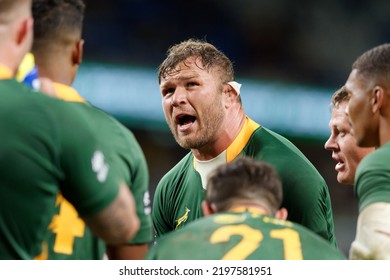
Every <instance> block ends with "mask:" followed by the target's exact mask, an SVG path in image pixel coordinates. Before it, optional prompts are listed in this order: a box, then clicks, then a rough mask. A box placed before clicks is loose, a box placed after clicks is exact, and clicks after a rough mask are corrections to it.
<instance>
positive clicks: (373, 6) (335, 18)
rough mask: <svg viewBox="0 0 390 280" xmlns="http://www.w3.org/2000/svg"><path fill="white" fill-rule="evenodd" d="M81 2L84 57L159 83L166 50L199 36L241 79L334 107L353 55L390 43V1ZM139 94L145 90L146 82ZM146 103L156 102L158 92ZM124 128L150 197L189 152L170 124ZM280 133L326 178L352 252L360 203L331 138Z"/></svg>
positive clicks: (341, 239)
mask: <svg viewBox="0 0 390 280" xmlns="http://www.w3.org/2000/svg"><path fill="white" fill-rule="evenodd" d="M85 2H86V5H87V9H86V17H85V23H84V38H85V40H86V44H85V54H84V57H85V61H87V62H88V61H90V62H99V63H112V64H116V65H121V66H125V67H127V66H129V67H144V68H147V69H150V70H151V71H152V72H151V73H152V75H153V79H155V80H156V86H158V85H157V76H156V69H157V68H158V66H159V64H160V63H161V62H162V60H163V59H164V56H165V53H166V51H167V49H168V47H169V46H171V45H173V44H176V43H178V42H180V41H183V40H185V39H188V38H192V37H194V38H202V39H206V40H207V41H209V42H210V43H213V44H214V45H216V46H217V47H218V48H220V49H221V50H223V51H224V52H225V53H226V54H227V55H228V56H229V57H230V58H231V59H232V61H233V62H234V65H235V69H236V75H238V76H241V77H245V78H249V79H255V80H256V79H259V80H263V81H264V80H266V81H272V82H277V83H285V84H299V85H302V86H311V87H318V88H322V89H326V92H327V94H328V96H329V102H330V97H331V95H332V93H333V91H334V90H336V89H337V88H338V87H339V86H341V85H343V83H344V82H345V80H346V79H347V77H348V74H349V71H350V66H351V64H352V62H353V61H354V60H355V58H356V57H357V56H358V55H360V54H361V53H362V52H364V51H365V50H367V49H369V48H371V47H373V46H375V45H378V44H382V43H385V42H389V41H390V16H389V15H390V1H388V0H371V1H363V0H327V1H320V0H311V1H309V0H301V1H291V0H272V1H270V0H268V1H265V0H240V1H238V0H224V1H218V0H198V1H179V0H166V1H158V0H111V1H101V0H85ZM138 91H141V92H140V94H142V85H138ZM81 94H83V92H81ZM110 94H112V93H110V92H107V95H108V96H110ZM150 98H155V99H159V98H160V96H159V92H158V87H157V91H156V92H155V95H154V96H153V97H152V96H151V97H150ZM243 98H244V99H245V96H243ZM111 102H115V100H112V101H111ZM274 105H277V104H274ZM291 106H295V105H294V104H293V103H292V104H291ZM159 110H162V109H161V107H160V108H159ZM260 123H261V120H260ZM126 125H127V126H128V127H129V128H130V129H131V130H132V131H133V132H134V133H135V135H136V137H137V139H138V140H139V142H140V144H141V146H142V147H143V149H144V152H145V155H146V157H147V160H148V164H149V168H150V173H151V186H150V187H151V191H152V193H153V191H154V188H155V186H156V184H157V182H158V180H159V179H160V178H161V177H162V176H163V175H164V174H165V172H166V171H168V170H169V169H170V168H171V167H172V166H173V165H174V164H175V163H177V162H178V161H179V159H180V158H181V157H182V156H183V155H184V154H185V153H187V151H184V150H183V149H181V148H180V147H178V145H177V144H176V143H175V141H174V140H173V137H172V136H171V134H170V132H169V131H168V129H167V128H166V127H165V126H163V127H159V128H156V129H150V128H146V126H144V127H143V126H142V125H134V124H132V123H126ZM326 125H327V124H325V126H326ZM274 130H276V131H277V132H279V133H281V134H283V135H284V136H286V137H287V138H289V139H290V140H291V141H292V142H293V143H294V144H296V145H297V146H298V147H299V148H300V149H301V150H302V151H303V152H304V154H305V155H306V156H307V157H308V158H309V159H310V160H311V161H312V162H313V164H314V165H315V166H316V167H317V169H318V170H319V171H320V173H321V174H322V175H323V176H324V178H325V180H326V181H327V183H328V186H329V189H330V192H331V198H332V203H333V211H334V219H335V229H336V237H337V239H338V243H339V246H340V248H341V249H342V250H343V251H344V252H345V253H347V252H348V248H349V245H350V243H351V241H352V240H353V238H354V232H355V225H356V217H357V204H356V200H355V197H354V195H353V189H352V187H348V186H342V185H339V184H338V183H337V181H336V179H335V176H336V172H335V171H334V166H335V162H333V161H332V159H331V152H329V151H325V150H324V149H323V144H324V142H325V140H326V137H324V136H323V135H322V136H320V137H315V138H312V137H307V136H305V135H301V136H299V135H298V136H297V135H292V134H284V133H283V131H278V130H277V129H274Z"/></svg>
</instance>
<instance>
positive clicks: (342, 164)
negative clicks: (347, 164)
mask: <svg viewBox="0 0 390 280" xmlns="http://www.w3.org/2000/svg"><path fill="white" fill-rule="evenodd" d="M343 167H344V162H343V161H338V162H337V164H336V167H335V169H336V171H340V170H341V169H343Z"/></svg>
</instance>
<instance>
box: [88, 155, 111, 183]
mask: <svg viewBox="0 0 390 280" xmlns="http://www.w3.org/2000/svg"><path fill="white" fill-rule="evenodd" d="M91 163H92V170H93V171H94V172H95V173H96V177H97V179H98V181H99V182H100V183H103V182H104V181H105V180H106V178H107V174H108V169H109V167H108V164H107V163H106V161H105V158H104V154H103V153H102V152H101V151H95V152H94V153H93V156H92V160H91Z"/></svg>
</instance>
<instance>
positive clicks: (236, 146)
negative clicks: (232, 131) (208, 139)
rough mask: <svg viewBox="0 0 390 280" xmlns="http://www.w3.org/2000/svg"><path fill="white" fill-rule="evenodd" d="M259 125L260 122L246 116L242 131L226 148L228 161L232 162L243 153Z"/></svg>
mask: <svg viewBox="0 0 390 280" xmlns="http://www.w3.org/2000/svg"><path fill="white" fill-rule="evenodd" d="M259 127H260V125H259V124H258V123H256V122H254V121H253V120H251V119H250V118H248V117H246V121H245V124H244V126H243V128H242V129H241V131H240V133H239V134H238V136H237V137H236V139H234V141H233V143H232V144H230V146H229V147H228V148H227V149H226V162H231V161H232V160H233V159H235V158H236V157H237V156H238V155H239V154H240V153H241V151H242V150H243V149H244V147H245V145H246V144H247V143H248V141H249V138H250V137H251V136H252V134H253V132H254V131H255V130H256V129H257V128H259Z"/></svg>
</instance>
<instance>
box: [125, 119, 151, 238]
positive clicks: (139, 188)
mask: <svg viewBox="0 0 390 280" xmlns="http://www.w3.org/2000/svg"><path fill="white" fill-rule="evenodd" d="M121 129H122V131H123V133H124V136H125V137H124V138H125V139H126V141H127V147H126V151H125V152H126V153H127V154H128V159H127V169H128V170H127V172H129V173H130V174H129V175H130V178H129V183H128V185H129V187H130V190H131V192H132V193H133V196H134V199H135V201H136V210H137V216H138V218H139V220H140V223H141V225H140V229H139V230H138V232H137V235H136V236H135V237H134V238H133V239H132V240H131V242H130V244H144V243H150V242H152V241H153V226H152V217H151V198H150V194H149V169H148V165H147V162H146V159H145V155H144V153H143V151H142V149H141V147H140V145H139V143H138V141H137V140H136V138H135V137H134V135H133V134H132V133H131V132H130V131H129V130H128V129H127V128H126V127H123V126H122V125H121Z"/></svg>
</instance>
